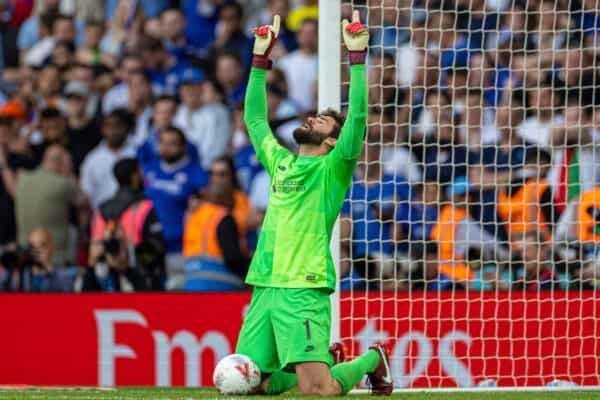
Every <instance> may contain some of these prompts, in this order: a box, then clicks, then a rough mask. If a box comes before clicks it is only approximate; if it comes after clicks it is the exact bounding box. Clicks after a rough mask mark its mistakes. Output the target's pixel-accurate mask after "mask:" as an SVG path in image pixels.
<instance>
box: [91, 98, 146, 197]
mask: <svg viewBox="0 0 600 400" xmlns="http://www.w3.org/2000/svg"><path fill="white" fill-rule="evenodd" d="M133 125H134V117H133V116H132V115H131V113H130V112H128V111H127V110H124V109H116V110H114V111H113V112H111V113H110V114H109V115H107V116H106V117H105V118H104V122H103V124H102V136H103V137H104V140H103V141H102V142H100V144H99V145H98V146H96V148H95V149H94V150H92V151H91V152H90V153H89V154H88V155H87V157H86V158H85V160H84V161H83V164H82V166H81V177H80V184H81V188H82V190H83V192H84V193H85V194H86V195H87V196H88V198H89V200H90V203H91V204H92V206H93V207H94V208H96V207H98V206H99V205H100V204H101V203H102V202H104V201H106V200H108V199H109V198H111V197H112V196H113V195H114V194H115V193H116V191H117V189H118V186H119V185H118V184H117V181H116V180H115V177H114V174H113V166H114V164H115V163H116V162H117V161H119V160H121V159H123V158H127V157H132V158H133V157H135V146H134V145H133V142H132V141H131V140H130V139H129V132H130V131H131V129H132V128H133Z"/></svg>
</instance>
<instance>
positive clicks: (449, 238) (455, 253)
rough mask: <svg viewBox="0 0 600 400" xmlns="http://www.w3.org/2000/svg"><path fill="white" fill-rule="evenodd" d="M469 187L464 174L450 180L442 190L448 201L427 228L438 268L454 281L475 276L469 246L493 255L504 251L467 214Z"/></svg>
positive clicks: (498, 254) (504, 250)
mask: <svg viewBox="0 0 600 400" xmlns="http://www.w3.org/2000/svg"><path fill="white" fill-rule="evenodd" d="M470 190H471V186H470V182H469V181H468V179H466V178H465V177H459V178H456V179H455V180H454V182H453V183H452V185H451V186H450V187H448V189H447V191H446V196H447V197H448V198H450V199H452V203H451V204H446V205H444V206H442V208H441V210H440V215H439V217H438V223H437V224H436V225H435V226H434V227H433V230H432V231H431V239H432V240H435V241H436V242H437V243H438V246H439V255H440V267H439V270H440V271H439V272H440V273H441V274H443V275H445V276H446V277H449V278H451V279H452V280H454V281H458V282H464V281H470V280H472V279H473V278H474V276H475V273H474V271H473V270H472V269H471V268H470V267H469V260H467V254H468V253H469V251H470V250H472V249H473V250H477V251H478V252H479V253H480V254H482V255H485V254H490V255H492V256H493V257H495V258H506V257H507V255H508V251H507V250H506V249H505V248H503V247H502V246H501V244H500V243H499V242H498V241H497V240H496V238H495V237H494V236H492V235H490V234H489V233H488V232H487V231H485V230H484V229H483V227H481V225H480V224H478V223H477V222H475V221H474V220H473V219H472V218H471V217H470V215H469V211H468V208H467V204H468V203H467V198H468V196H469V191H470Z"/></svg>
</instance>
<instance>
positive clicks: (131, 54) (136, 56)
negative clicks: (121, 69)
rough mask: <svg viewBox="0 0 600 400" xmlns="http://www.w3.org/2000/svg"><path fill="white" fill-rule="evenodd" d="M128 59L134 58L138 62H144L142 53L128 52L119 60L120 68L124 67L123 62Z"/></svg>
mask: <svg viewBox="0 0 600 400" xmlns="http://www.w3.org/2000/svg"><path fill="white" fill-rule="evenodd" d="M128 58H134V59H136V60H138V61H142V56H141V55H140V53H137V52H135V51H128V52H126V53H124V54H123V55H122V56H121V58H120V59H119V66H122V65H123V62H124V61H125V60H126V59H128Z"/></svg>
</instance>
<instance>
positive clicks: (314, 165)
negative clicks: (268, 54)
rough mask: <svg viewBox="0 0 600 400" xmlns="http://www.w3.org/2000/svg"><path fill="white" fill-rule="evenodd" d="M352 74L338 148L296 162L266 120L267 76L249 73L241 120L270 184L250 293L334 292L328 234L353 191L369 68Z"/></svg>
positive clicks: (355, 68)
mask: <svg viewBox="0 0 600 400" xmlns="http://www.w3.org/2000/svg"><path fill="white" fill-rule="evenodd" d="M350 69H351V78H350V100H349V102H350V104H349V109H348V115H347V117H346V122H345V123H344V126H343V127H342V131H341V133H340V136H339V138H338V140H337V143H336V146H335V147H334V148H333V150H331V152H329V154H327V155H326V156H321V157H304V156H298V155H295V154H293V153H291V152H289V151H288V150H286V149H285V148H284V147H282V146H280V145H279V144H278V142H277V140H276V139H275V137H274V136H273V132H272V131H271V128H270V127H269V123H268V118H267V96H266V89H265V81H266V72H267V71H265V70H263V69H259V68H252V71H251V72H250V81H249V82H248V89H247V93H246V101H245V116H244V120H245V122H246V126H247V127H248V133H249V135H250V140H251V141H252V145H253V146H254V149H255V150H256V155H257V158H258V160H259V161H260V162H261V164H262V165H263V166H264V167H265V169H266V170H267V172H268V173H269V176H270V177H271V185H270V192H269V204H268V207H267V212H266V216H265V220H264V223H263V226H262V231H261V233H260V237H259V240H258V245H257V248H256V253H255V254H254V258H253V259H252V263H251V265H250V270H249V272H248V276H247V278H246V283H248V284H250V285H253V286H263V287H279V288H328V289H330V290H332V291H333V290H335V279H336V277H335V268H334V265H333V260H332V258H331V252H330V249H329V242H330V240H331V231H332V229H333V225H334V223H335V220H336V218H337V215H338V214H339V212H340V209H341V208H342V205H343V202H344V198H345V196H346V192H347V191H348V189H349V188H350V185H351V183H352V176H353V174H354V170H355V168H356V164H357V161H358V158H359V156H360V152H361V149H362V142H363V138H364V134H365V127H366V119H367V84H366V76H365V66H364V65H362V64H361V65H353V66H351V67H350ZM332 90H335V88H333V89H332Z"/></svg>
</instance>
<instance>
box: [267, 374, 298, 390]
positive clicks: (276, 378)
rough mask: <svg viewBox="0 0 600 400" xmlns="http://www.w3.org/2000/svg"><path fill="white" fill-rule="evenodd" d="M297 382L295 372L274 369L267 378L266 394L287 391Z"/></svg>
mask: <svg viewBox="0 0 600 400" xmlns="http://www.w3.org/2000/svg"><path fill="white" fill-rule="evenodd" d="M297 384H298V378H297V377H296V374H292V373H289V372H283V371H275V372H273V374H272V375H271V377H270V378H269V386H268V387H267V394H268V395H275V394H281V393H284V392H287V391H288V390H290V389H291V388H293V387H294V386H296V385H297Z"/></svg>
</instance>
